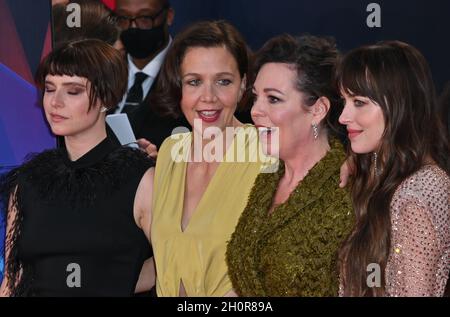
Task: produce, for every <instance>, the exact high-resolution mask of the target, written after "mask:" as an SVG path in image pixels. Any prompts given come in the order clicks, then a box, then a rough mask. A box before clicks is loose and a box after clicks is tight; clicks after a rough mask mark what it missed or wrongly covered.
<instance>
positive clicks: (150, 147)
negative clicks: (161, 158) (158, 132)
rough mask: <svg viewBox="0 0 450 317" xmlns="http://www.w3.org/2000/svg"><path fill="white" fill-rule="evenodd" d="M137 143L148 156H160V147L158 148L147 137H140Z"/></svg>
mask: <svg viewBox="0 0 450 317" xmlns="http://www.w3.org/2000/svg"><path fill="white" fill-rule="evenodd" d="M137 144H138V145H139V148H140V149H141V150H143V151H145V152H146V153H147V154H148V156H150V157H152V158H154V159H156V157H157V156H158V149H157V148H156V145H154V144H153V143H151V142H150V141H148V140H147V139H139V140H137Z"/></svg>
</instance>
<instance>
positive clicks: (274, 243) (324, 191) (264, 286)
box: [227, 35, 353, 296]
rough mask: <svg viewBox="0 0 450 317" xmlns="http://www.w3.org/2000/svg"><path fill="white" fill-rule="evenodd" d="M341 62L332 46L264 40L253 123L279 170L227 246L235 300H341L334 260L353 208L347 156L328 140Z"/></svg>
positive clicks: (305, 39)
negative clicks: (342, 179) (344, 175)
mask: <svg viewBox="0 0 450 317" xmlns="http://www.w3.org/2000/svg"><path fill="white" fill-rule="evenodd" d="M337 56H338V52H337V50H336V48H335V44H334V42H333V41H331V40H329V39H325V38H318V37H313V36H302V37H300V38H294V37H292V36H289V35H282V36H278V37H276V38H273V39H271V40H269V42H267V43H266V44H265V45H264V46H263V47H262V49H261V50H260V51H259V52H258V54H257V56H256V60H255V65H254V68H255V73H257V76H256V79H255V81H254V85H253V94H254V105H253V108H252V118H253V121H254V122H255V125H256V126H257V128H258V129H259V134H260V139H261V142H262V146H263V149H264V152H265V153H266V154H268V155H279V158H280V160H281V164H280V168H279V170H278V172H276V173H262V174H260V175H259V176H258V177H257V178H256V181H255V184H254V186H253V188H252V190H251V193H250V196H249V200H248V203H247V206H246V208H245V209H244V212H243V214H242V215H241V217H240V219H239V222H238V225H237V227H236V230H235V232H234V233H233V235H232V238H231V241H230V242H229V244H228V248H227V263H228V267H229V276H230V279H231V281H232V284H233V288H234V291H235V292H236V294H237V295H240V296H337V295H338V287H339V278H338V271H337V264H336V260H337V253H338V250H339V247H340V245H341V243H342V241H343V240H344V239H345V238H346V237H347V235H348V233H349V231H350V229H351V225H352V222H353V211H352V204H351V200H350V196H349V194H348V192H347V191H346V190H344V189H341V188H339V186H338V185H339V170H340V166H341V164H342V163H343V162H344V161H345V151H344V148H343V146H342V144H341V143H340V141H338V139H337V138H335V137H333V134H335V132H338V128H337V125H336V126H335V122H337V117H338V114H339V110H340V107H339V101H338V100H339V99H338V93H337V91H336V90H335V89H334V88H333V85H332V82H333V69H334V66H335V63H336V60H337ZM277 140H279V143H278V142H277ZM277 150H278V151H277ZM278 152H279V153H278Z"/></svg>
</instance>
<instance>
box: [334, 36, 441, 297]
mask: <svg viewBox="0 0 450 317" xmlns="http://www.w3.org/2000/svg"><path fill="white" fill-rule="evenodd" d="M336 79H337V85H338V87H340V89H341V91H343V92H346V93H347V94H349V95H360V96H364V97H368V98H370V99H371V100H372V101H374V102H376V103H377V104H378V105H379V106H380V108H381V110H382V112H383V116H384V121H385V130H384V133H383V136H382V138H381V143H380V146H379V149H377V151H376V152H377V154H378V159H377V160H376V161H374V160H373V159H372V156H373V154H372V153H367V154H356V153H354V152H353V151H351V149H350V150H349V151H350V153H349V155H350V159H351V161H353V162H354V164H355V173H354V179H353V184H352V198H353V205H354V209H355V213H356V225H355V228H354V230H353V232H352V233H351V235H350V236H349V238H348V239H347V241H346V242H345V244H344V246H343V248H342V249H341V252H340V271H341V277H342V281H343V285H344V295H345V296H382V295H384V294H385V284H384V283H385V268H386V263H387V259H388V255H389V249H390V243H391V219H390V204H391V201H392V197H393V195H394V192H395V190H396V189H397V187H398V186H399V185H400V184H401V183H402V181H403V180H405V179H406V178H407V177H409V176H410V175H412V174H413V173H414V172H416V171H418V170H419V169H420V168H421V167H422V166H423V165H424V164H426V163H428V162H434V163H436V164H437V165H438V166H439V167H440V168H442V169H443V170H444V171H445V172H446V173H447V174H450V159H449V142H448V135H447V133H446V132H445V131H444V128H443V125H442V122H441V120H440V119H439V110H438V106H437V100H436V92H435V87H434V84H433V80H432V76H431V71H430V69H429V66H428V64H427V62H426V60H425V58H424V56H423V55H422V54H421V53H420V52H419V51H418V50H417V49H416V48H414V47H413V46H411V45H408V44H406V43H403V42H399V41H388V42H380V43H378V44H376V45H372V46H364V47H361V48H357V49H355V50H352V51H350V52H349V53H347V54H346V55H345V56H344V58H343V59H342V61H341V62H340V64H339V66H338V68H337V72H336ZM375 162H376V164H377V170H378V171H380V172H379V173H378V175H376V173H375V166H374V164H375ZM370 263H378V264H379V265H380V267H381V269H382V281H383V282H382V283H383V284H382V286H381V287H379V288H369V287H368V286H367V284H366V278H367V271H366V268H367V265H368V264H370Z"/></svg>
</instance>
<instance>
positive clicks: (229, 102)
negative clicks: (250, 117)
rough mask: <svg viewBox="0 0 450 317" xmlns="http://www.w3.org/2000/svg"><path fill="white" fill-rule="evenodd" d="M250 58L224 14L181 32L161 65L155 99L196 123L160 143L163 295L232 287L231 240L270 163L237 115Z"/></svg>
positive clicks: (226, 291) (158, 260) (155, 231)
mask: <svg viewBox="0 0 450 317" xmlns="http://www.w3.org/2000/svg"><path fill="white" fill-rule="evenodd" d="M248 64H249V62H248V49H247V45H246V43H245V41H244V40H243V38H242V36H241V35H240V34H239V32H238V31H237V30H236V29H235V28H234V27H233V26H231V25H230V24H228V23H227V22H224V21H217V22H201V23H197V24H195V25H193V26H191V27H189V28H188V29H186V30H185V31H184V32H182V33H181V34H179V35H177V38H176V39H175V40H174V42H173V46H172V48H171V50H170V51H169V53H168V55H167V57H166V60H165V63H164V65H163V67H162V72H161V74H160V78H159V81H158V86H157V88H156V92H155V94H154V95H153V98H152V101H153V102H154V103H155V105H156V106H157V107H158V108H159V109H162V110H164V112H167V113H170V114H172V115H175V116H180V115H184V116H185V117H186V119H187V120H188V122H189V123H190V124H191V125H192V127H193V129H192V132H186V133H181V134H174V135H172V136H171V137H169V138H168V139H166V140H165V141H164V143H163V144H162V146H161V148H160V150H159V151H158V159H157V166H156V170H155V180H154V187H153V208H152V225H151V243H152V246H153V250H154V256H155V264H156V272H157V278H156V289H157V293H158V296H230V295H233V292H232V285H231V281H230V280H229V278H228V274H227V266H226V262H225V252H226V243H227V241H228V240H229V239H230V237H231V234H232V232H233V231H234V228H235V226H236V223H237V221H238V219H239V216H240V214H241V213H242V210H243V209H244V207H245V205H246V202H247V197H248V194H249V192H250V189H251V187H252V185H253V182H254V180H255V178H256V176H257V175H258V174H259V173H260V170H261V168H262V166H263V165H262V163H261V160H260V159H259V158H258V155H255V154H256V153H257V152H258V142H257V138H258V133H257V131H256V129H255V127H254V126H252V125H244V124H242V123H241V122H239V121H238V120H237V119H236V117H235V116H234V113H235V112H236V109H237V107H238V104H239V103H243V102H244V100H243V99H245V98H243V97H244V95H245V92H246V90H247V87H246V83H247V78H248Z"/></svg>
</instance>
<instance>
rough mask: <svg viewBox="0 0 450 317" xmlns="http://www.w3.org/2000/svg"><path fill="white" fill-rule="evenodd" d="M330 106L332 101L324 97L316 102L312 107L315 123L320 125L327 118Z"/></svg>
mask: <svg viewBox="0 0 450 317" xmlns="http://www.w3.org/2000/svg"><path fill="white" fill-rule="evenodd" d="M330 106H331V103H330V99H328V98H327V97H324V96H322V97H320V98H319V99H317V100H316V102H315V103H314V105H313V106H312V107H311V108H312V115H313V121H314V123H316V124H319V123H320V122H321V121H322V120H323V119H324V118H325V117H326V116H327V113H328V111H329V110H330Z"/></svg>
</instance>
